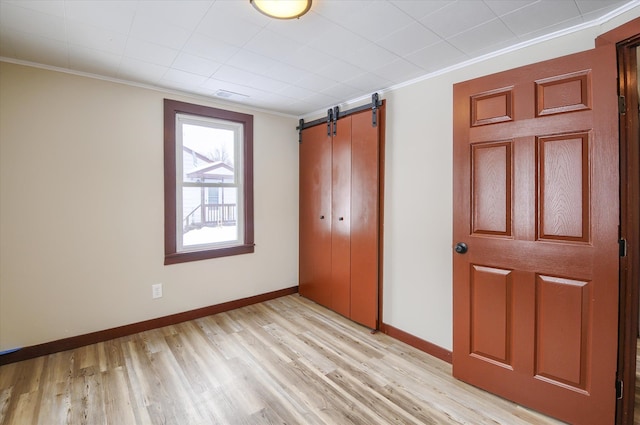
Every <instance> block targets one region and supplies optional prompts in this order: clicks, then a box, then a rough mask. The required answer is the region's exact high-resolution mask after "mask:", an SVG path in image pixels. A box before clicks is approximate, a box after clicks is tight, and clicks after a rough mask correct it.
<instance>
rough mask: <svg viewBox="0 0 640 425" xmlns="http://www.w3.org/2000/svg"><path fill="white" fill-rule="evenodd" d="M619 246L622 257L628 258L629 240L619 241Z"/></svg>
mask: <svg viewBox="0 0 640 425" xmlns="http://www.w3.org/2000/svg"><path fill="white" fill-rule="evenodd" d="M618 245H619V246H620V256H621V257H626V256H627V240H626V239H622V238H621V239H619V240H618Z"/></svg>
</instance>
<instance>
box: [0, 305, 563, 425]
mask: <svg viewBox="0 0 640 425" xmlns="http://www.w3.org/2000/svg"><path fill="white" fill-rule="evenodd" d="M560 423H561V422H559V421H556V420H553V419H550V418H548V417H545V416H543V415H541V414H538V413H535V412H532V411H530V410H528V409H525V408H523V407H520V406H518V405H516V404H513V403H511V402H509V401H506V400H503V399H501V398H499V397H496V396H493V395H491V394H488V393H486V392H483V391H480V390H478V389H476V388H474V387H471V386H469V385H466V384H464V383H462V382H460V381H457V380H455V379H453V378H452V377H451V365H449V364H448V363H446V362H443V361H441V360H438V359H436V358H434V357H431V356H429V355H427V354H425V353H423V352H421V351H419V350H416V349H414V348H412V347H410V346H408V345H406V344H403V343H402V342H399V341H397V340H394V339H392V338H390V337H388V336H387V335H384V334H381V333H377V334H374V335H372V334H370V332H369V331H368V330H367V329H365V328H363V327H361V326H359V325H357V324H354V323H353V322H351V321H349V320H346V319H344V318H343V317H341V316H339V315H337V314H335V313H333V312H331V311H329V310H327V309H325V308H323V307H320V306H318V305H316V304H314V303H312V302H310V301H308V300H306V299H304V298H302V297H299V296H298V295H290V296H286V297H282V298H278V299H275V300H271V301H267V302H264V303H260V304H255V305H252V306H249V307H244V308H241V309H237V310H234V311H230V312H227V313H221V314H217V315H214V316H209V317H205V318H202V319H197V320H193V321H190V322H185V323H181V324H178V325H174V326H168V327H165V328H161V329H156V330H153V331H148V332H142V333H139V334H136V335H132V336H129V337H124V338H118V339H115V340H111V341H107V342H104V343H99V344H94V345H90V346H86V347H82V348H79V349H76V350H71V351H66V352H62V353H57V354H52V355H49V356H44V357H39V358H36V359H32V360H28V361H23V362H19V363H14V364H9V365H5V366H2V367H0V424H3V425H9V424H11V425H28V424H43V425H56V424H73V425H76V424H87V425H95V424H114V425H128V424H169V425H187V424H188V425H192V424H203V425H204V424H207V425H208V424H304V425H313V424H332V425H333V424H338V425H344V424H362V425H374V424H473V425H481V424H484V425H496V424H508V425H526V424H536V425H551V424H560Z"/></svg>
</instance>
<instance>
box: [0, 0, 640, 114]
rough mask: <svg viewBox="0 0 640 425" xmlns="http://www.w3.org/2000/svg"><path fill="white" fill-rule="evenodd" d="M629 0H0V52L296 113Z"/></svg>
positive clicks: (622, 6) (616, 8) (590, 17)
mask: <svg viewBox="0 0 640 425" xmlns="http://www.w3.org/2000/svg"><path fill="white" fill-rule="evenodd" d="M637 5H640V0H633V1H625V0H458V1H454V0H314V1H313V5H312V8H311V11H310V12H309V13H308V14H307V15H305V16H303V17H302V18H300V19H299V20H290V21H281V20H273V19H269V18H267V17H265V16H264V15H262V14H260V13H258V12H257V11H256V10H255V9H254V8H253V7H252V6H251V5H250V4H249V1H248V0H208V1H204V0H196V1H182V0H180V1H170V0H159V1H150V0H124V1H116V0H101V1H93V0H91V1H90V0H35V1H29V0H0V56H1V57H3V58H4V59H5V60H13V61H18V62H30V63H37V64H43V65H47V66H52V67H58V68H65V69H70V70H73V71H77V72H81V73H90V74H96V75H100V76H104V77H107V78H113V79H120V80H126V81H131V82H136V83H142V84H146V85H152V86H159V87H163V88H168V89H174V90H179V91H184V92H189V93H196V94H199V95H204V96H212V97H220V98H223V99H225V100H227V101H231V102H239V103H242V104H245V105H250V106H254V107H258V108H262V109H267V110H271V111H276V112H281V113H285V114H291V115H295V116H302V115H305V114H308V113H312V112H316V111H322V110H326V109H327V108H329V107H331V106H333V105H337V104H341V103H343V102H345V101H348V100H353V99H359V98H362V97H364V96H367V97H368V96H370V95H371V93H373V92H380V91H384V90H385V89H389V88H392V87H394V86H398V85H401V84H403V83H406V82H407V81H411V80H414V79H418V78H422V77H424V76H425V75H428V74H431V73H434V72H437V71H438V70H441V69H443V68H447V67H450V66H454V65H456V64H459V63H461V62H465V61H469V60H473V59H474V58H478V57H480V56H483V55H486V54H490V53H492V52H495V51H497V50H501V49H505V48H511V47H512V46H515V45H518V44H521V43H524V42H528V41H531V40H533V39H536V38H538V37H545V36H547V35H548V34H551V33H555V32H558V31H563V30H566V29H568V28H572V27H575V26H584V25H586V24H589V23H591V22H592V21H595V20H599V19H602V18H603V17H604V16H606V15H608V14H612V15H615V14H617V13H619V12H620V11H621V10H627V9H629V8H630V7H631V6H637ZM230 93H233V95H231V97H228V98H225V97H224V96H225V95H229V94H230Z"/></svg>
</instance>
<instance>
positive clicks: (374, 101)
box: [371, 93, 380, 127]
mask: <svg viewBox="0 0 640 425" xmlns="http://www.w3.org/2000/svg"><path fill="white" fill-rule="evenodd" d="M379 102H380V99H379V98H378V93H374V94H372V95H371V125H372V126H374V127H377V126H378V114H377V112H378V106H380V103H379Z"/></svg>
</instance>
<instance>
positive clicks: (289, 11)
mask: <svg viewBox="0 0 640 425" xmlns="http://www.w3.org/2000/svg"><path fill="white" fill-rule="evenodd" d="M249 2H250V3H251V4H252V5H253V7H255V8H256V9H258V11H259V12H260V13H263V14H265V15H267V16H269V17H271V18H276V19H294V18H299V17H301V16H302V15H304V14H305V13H307V12H308V11H309V9H311V0H249Z"/></svg>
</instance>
